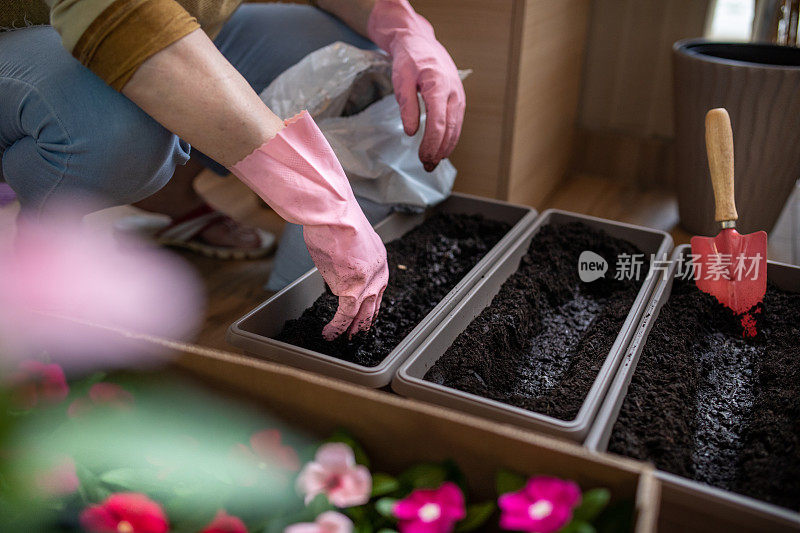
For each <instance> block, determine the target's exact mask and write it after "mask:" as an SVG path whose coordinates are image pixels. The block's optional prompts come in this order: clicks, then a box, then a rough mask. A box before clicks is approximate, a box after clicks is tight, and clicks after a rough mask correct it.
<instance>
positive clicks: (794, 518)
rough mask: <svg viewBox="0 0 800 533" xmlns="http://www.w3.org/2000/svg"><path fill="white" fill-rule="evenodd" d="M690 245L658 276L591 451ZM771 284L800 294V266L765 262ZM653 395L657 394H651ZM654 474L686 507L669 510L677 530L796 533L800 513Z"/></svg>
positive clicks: (602, 444) (603, 435)
mask: <svg viewBox="0 0 800 533" xmlns="http://www.w3.org/2000/svg"><path fill="white" fill-rule="evenodd" d="M690 249H691V248H690V247H689V245H683V246H678V247H677V248H675V252H674V253H673V255H672V265H671V266H670V269H669V271H668V272H667V275H666V277H661V279H660V281H659V283H658V286H657V287H656V288H655V291H654V292H653V295H652V298H651V300H650V303H649V304H648V305H647V308H646V309H645V312H644V314H643V316H642V319H641V321H640V323H639V325H638V328H637V329H636V334H635V335H634V336H633V339H632V340H631V343H630V345H629V346H628V350H627V353H626V354H625V357H624V358H623V360H622V363H621V364H620V365H619V368H618V369H617V375H616V377H615V378H614V380H613V382H612V383H611V387H610V388H609V390H608V394H607V395H606V398H605V400H604V401H603V405H602V407H601V408H600V411H599V412H598V414H597V418H596V419H595V422H594V425H593V426H592V429H591V431H590V432H589V435H588V436H587V437H586V441H585V443H584V445H585V446H586V447H587V448H589V449H590V450H592V451H598V452H604V451H606V450H607V449H608V442H609V439H610V438H611V432H612V430H613V429H614V424H615V423H616V422H617V418H618V417H619V412H620V409H622V403H623V402H624V400H625V395H626V394H627V392H628V387H629V386H630V384H631V379H633V373H634V372H635V371H636V365H637V363H638V362H639V357H640V356H641V354H642V350H643V349H644V346H645V344H646V342H647V336H648V334H649V333H650V330H651V329H652V328H653V325H654V324H655V323H656V320H657V319H658V314H659V312H660V311H661V308H662V307H663V306H664V304H665V303H666V302H667V300H669V297H670V294H672V283H673V281H674V277H675V272H676V268H677V264H678V261H679V259H680V258H681V257H683V255H684V254H688V253H689V252H690ZM767 274H768V277H769V280H770V281H771V282H772V283H775V284H776V285H777V286H778V287H781V288H782V289H784V290H788V291H793V292H800V267H796V266H792V265H786V264H783V263H777V262H774V261H768V263H767ZM654 393H656V394H657V391H654ZM656 476H657V477H658V478H659V479H660V480H661V481H662V482H663V485H664V492H665V497H667V493H668V494H669V499H670V502H671V505H672V506H675V507H676V508H678V509H680V508H682V509H685V512H684V513H681V512H678V511H676V510H673V512H671V513H670V520H671V521H673V522H674V524H675V526H676V528H677V529H676V530H680V529H681V528H683V527H686V528H690V527H691V524H686V523H683V524H682V523H681V520H682V515H684V514H685V515H686V516H697V514H698V513H699V514H700V515H708V516H711V517H716V518H715V521H717V522H718V523H719V530H720V531H730V530H732V529H733V530H737V531H738V530H740V529H741V530H743V531H751V530H752V531H800V513H796V512H792V511H791V510H789V509H785V508H783V507H779V506H777V505H772V504H769V503H766V502H762V501H759V500H756V499H754V498H750V497H748V496H743V495H741V494H735V493H733V492H730V491H727V490H722V489H719V488H716V487H712V486H710V485H706V484H704V483H700V482H698V481H694V480H691V479H687V478H684V477H681V476H678V475H675V474H671V473H669V472H664V471H662V470H657V471H656Z"/></svg>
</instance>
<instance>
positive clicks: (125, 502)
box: [81, 492, 169, 533]
mask: <svg viewBox="0 0 800 533" xmlns="http://www.w3.org/2000/svg"><path fill="white" fill-rule="evenodd" d="M81 526H82V527H83V529H85V530H87V531H89V532H90V533H166V532H167V531H169V523H168V522H167V517H166V515H165V514H164V511H163V510H162V509H161V506H160V505H158V504H157V503H156V502H154V501H152V500H151V499H149V498H148V497H147V496H145V495H144V494H138V493H135V492H120V493H117V494H112V495H111V496H109V497H108V498H106V499H105V501H104V502H103V503H101V504H100V505H92V506H91V507H89V508H87V509H85V510H84V511H83V512H82V513H81Z"/></svg>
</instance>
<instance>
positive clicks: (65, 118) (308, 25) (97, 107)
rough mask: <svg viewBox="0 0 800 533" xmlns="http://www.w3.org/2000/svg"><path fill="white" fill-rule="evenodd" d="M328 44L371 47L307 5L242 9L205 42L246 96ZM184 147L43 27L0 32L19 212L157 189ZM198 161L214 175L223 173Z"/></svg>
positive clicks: (0, 143)
mask: <svg viewBox="0 0 800 533" xmlns="http://www.w3.org/2000/svg"><path fill="white" fill-rule="evenodd" d="M335 41H344V42H347V43H350V44H353V45H355V46H358V47H361V48H372V47H374V45H373V44H372V43H371V42H370V41H369V40H367V39H365V38H363V37H361V36H360V35H358V34H357V33H355V32H354V31H353V30H351V29H350V28H348V27H347V26H345V25H344V24H343V23H342V22H341V21H339V20H338V19H336V18H335V17H332V16H331V15H329V14H327V13H325V12H323V11H320V10H318V9H315V8H313V7H311V6H302V5H291V4H244V5H242V6H241V7H239V9H237V10H236V12H235V13H234V14H233V16H232V17H231V19H230V20H229V21H228V23H227V24H226V25H225V26H224V27H223V29H222V31H221V32H220V34H219V35H218V36H217V38H216V40H215V44H216V45H217V47H218V48H219V49H220V51H221V52H222V53H223V55H225V57H226V58H227V59H228V60H229V61H230V62H231V64H233V66H234V67H236V69H237V70H238V71H239V72H240V73H241V74H242V75H243V76H244V78H245V79H246V80H247V81H248V82H249V83H250V85H251V86H252V87H253V89H255V91H256V92H261V91H262V90H263V89H264V88H265V87H266V86H267V85H269V83H270V82H271V81H272V80H273V79H275V78H276V77H277V76H278V74H280V73H281V72H283V71H284V70H286V69H287V68H288V67H290V66H292V65H293V64H295V63H297V62H298V61H299V60H300V59H302V58H303V57H305V56H306V55H307V54H308V53H310V52H312V51H314V50H317V49H319V48H321V47H323V46H326V45H328V44H330V43H332V42H335ZM189 151H190V146H189V145H188V144H187V143H186V142H185V141H183V140H181V139H179V138H178V137H177V136H175V135H174V134H172V133H171V132H169V131H167V130H166V129H164V127H162V126H161V125H160V124H158V123H157V122H156V121H155V120H153V119H152V118H151V117H150V116H149V115H147V114H146V113H144V112H143V111H142V110H141V109H139V107H138V106H136V105H135V104H134V103H133V102H131V101H130V100H128V98H126V97H125V96H124V95H122V94H121V93H119V92H117V91H115V90H113V89H111V88H110V87H109V86H108V85H106V84H105V83H104V82H103V81H102V80H101V79H100V78H98V77H97V76H95V75H94V74H93V73H92V72H91V71H89V70H88V69H86V68H85V67H84V66H82V65H81V64H80V63H78V61H76V60H75V59H74V58H73V57H72V56H71V55H70V54H69V53H67V51H66V50H64V48H63V47H62V46H61V39H60V37H59V36H58V34H57V33H56V31H55V30H54V29H53V28H52V27H50V26H37V27H31V28H23V29H18V30H12V31H7V32H2V33H0V158H2V166H0V169H1V170H0V178H2V179H3V180H5V181H6V182H7V183H8V184H9V185H10V186H11V188H12V189H14V191H15V192H16V194H17V197H18V198H19V200H20V203H21V204H22V207H23V209H24V210H26V211H28V212H31V213H34V214H39V213H42V212H44V211H46V210H47V209H48V207H49V206H51V205H53V204H54V203H56V200H63V201H69V202H70V203H71V204H78V205H81V203H82V202H83V201H84V199H85V198H86V197H93V199H94V200H95V203H94V204H92V205H93V207H94V208H95V209H97V208H104V207H111V206H114V205H123V204H129V203H133V202H137V201H139V200H142V199H144V198H146V197H148V196H150V195H151V194H153V193H155V192H156V191H158V190H159V189H160V188H161V187H163V186H164V185H165V184H166V183H167V182H168V181H169V179H170V178H171V177H172V173H173V171H174V170H175V166H176V165H182V164H184V163H186V161H187V160H188V158H189ZM193 155H198V158H199V160H200V161H201V162H203V163H204V164H205V165H206V166H208V167H210V168H213V169H214V170H216V171H217V172H218V173H221V174H224V173H226V171H225V169H224V168H223V167H221V166H220V165H218V164H217V163H215V162H214V161H211V160H210V159H208V158H206V157H204V156H202V154H193Z"/></svg>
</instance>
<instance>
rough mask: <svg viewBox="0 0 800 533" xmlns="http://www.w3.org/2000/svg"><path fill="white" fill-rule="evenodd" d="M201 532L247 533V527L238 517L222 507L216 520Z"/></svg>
mask: <svg viewBox="0 0 800 533" xmlns="http://www.w3.org/2000/svg"><path fill="white" fill-rule="evenodd" d="M200 533H247V527H245V525H244V522H242V521H241V519H239V518H238V517H235V516H231V515H229V514H228V513H226V512H225V510H224V509H220V510H219V511H218V512H217V516H215V517H214V520H212V521H211V523H210V524H208V525H207V526H206V528H205V529H204V530H203V531H201V532H200Z"/></svg>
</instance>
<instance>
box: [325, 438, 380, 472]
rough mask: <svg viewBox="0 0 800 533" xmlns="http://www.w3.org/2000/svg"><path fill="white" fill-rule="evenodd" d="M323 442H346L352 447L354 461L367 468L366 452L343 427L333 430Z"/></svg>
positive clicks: (367, 458)
mask: <svg viewBox="0 0 800 533" xmlns="http://www.w3.org/2000/svg"><path fill="white" fill-rule="evenodd" d="M324 442H343V443H345V444H347V445H348V446H350V448H352V449H353V454H354V455H355V456H356V463H358V464H360V465H364V466H366V467H367V468H369V457H367V452H365V451H364V448H363V447H362V446H361V445H360V444H359V443H358V442H357V441H356V439H354V438H353V436H352V435H350V433H348V432H347V431H345V430H344V429H337V430H336V431H334V432H333V435H331V436H330V437H328V438H327V439H325V441H324Z"/></svg>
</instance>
